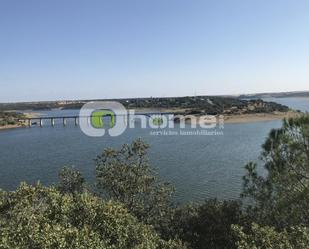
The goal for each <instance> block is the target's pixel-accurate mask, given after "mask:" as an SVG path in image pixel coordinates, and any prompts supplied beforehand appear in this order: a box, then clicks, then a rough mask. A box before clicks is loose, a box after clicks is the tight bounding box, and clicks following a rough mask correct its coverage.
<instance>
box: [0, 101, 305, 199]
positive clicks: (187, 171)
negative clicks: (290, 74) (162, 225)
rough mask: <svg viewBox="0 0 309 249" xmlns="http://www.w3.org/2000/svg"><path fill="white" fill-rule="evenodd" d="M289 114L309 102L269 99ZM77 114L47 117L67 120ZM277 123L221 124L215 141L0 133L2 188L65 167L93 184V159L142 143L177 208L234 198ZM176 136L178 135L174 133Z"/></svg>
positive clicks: (60, 130)
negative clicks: (105, 151)
mask: <svg viewBox="0 0 309 249" xmlns="http://www.w3.org/2000/svg"><path fill="white" fill-rule="evenodd" d="M272 100H273V101H276V102H279V103H282V104H286V105H288V106H290V107H291V108H295V109H301V110H302V111H309V99H304V98H303V99H301V98H285V99H272ZM74 113H76V111H71V110H66V111H49V112H42V115H59V114H61V115H67V114H74ZM280 126H281V121H267V122H257V123H246V124H225V126H224V129H223V133H224V134H223V135H218V136H205V135H200V136H195V135H190V136H179V135H178V136H154V135H151V131H152V130H151V129H140V128H135V129H127V130H126V131H125V132H124V133H123V134H122V135H121V136H119V137H109V136H103V137H100V138H93V137H88V136H86V135H84V134H83V133H82V131H81V130H80V129H79V127H74V124H73V123H68V125H67V126H66V127H63V126H62V125H61V124H59V125H56V126H55V127H50V125H46V126H43V127H42V128H39V127H32V128H22V129H14V130H5V131H4V130H2V131H0V188H2V189H6V190H13V189H15V188H16V187H17V186H18V185H19V183H20V182H21V181H26V182H28V183H34V182H36V181H38V180H40V181H41V182H42V183H43V184H52V183H55V182H57V175H58V171H59V170H60V169H61V168H62V167H63V166H65V165H68V166H69V165H74V166H75V167H76V168H77V169H79V170H81V171H82V173H83V174H84V176H85V178H86V179H87V181H88V182H89V183H92V184H93V183H94V180H95V165H94V162H93V159H94V158H95V157H96V156H97V155H98V154H100V153H101V152H102V151H103V149H104V148H106V147H120V146H121V145H122V144H123V143H130V142H131V141H132V140H134V139H135V138H138V137H141V138H143V139H144V140H145V141H146V142H148V143H149V144H150V145H151V148H150V151H149V157H150V162H151V164H152V165H153V166H154V167H155V168H156V169H157V170H158V173H159V175H160V177H161V178H162V179H163V180H166V181H169V182H172V183H173V184H174V185H175V187H176V190H177V192H176V198H177V200H178V201H179V202H185V201H202V200H203V199H206V198H214V197H217V198H219V199H223V198H228V199H234V198H238V197H239V194H240V192H241V187H242V179H241V178H242V176H243V175H244V172H245V171H244V165H245V164H246V163H247V162H248V161H257V160H258V157H259V154H260V152H261V145H262V143H263V142H264V140H265V138H266V137H267V135H268V133H269V131H270V130H271V129H272V128H278V127H280ZM175 130H177V129H175Z"/></svg>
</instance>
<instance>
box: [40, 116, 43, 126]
mask: <svg viewBox="0 0 309 249" xmlns="http://www.w3.org/2000/svg"><path fill="white" fill-rule="evenodd" d="M42 126H43V119H41V118H40V127H42Z"/></svg>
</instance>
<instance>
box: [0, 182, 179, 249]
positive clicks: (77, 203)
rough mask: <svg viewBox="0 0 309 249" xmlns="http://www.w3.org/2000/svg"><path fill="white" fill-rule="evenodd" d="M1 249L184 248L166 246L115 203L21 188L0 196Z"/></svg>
mask: <svg viewBox="0 0 309 249" xmlns="http://www.w3.org/2000/svg"><path fill="white" fill-rule="evenodd" d="M0 248H2V249H55V248H57V249H77V248H78V249H124V248H126V249H184V248H185V247H184V246H183V245H182V244H181V243H179V242H176V241H172V240H170V241H164V240H162V239H161V238H160V237H159V235H158V234H156V233H155V231H154V230H153V228H152V227H151V226H148V225H144V224H143V223H141V222H139V221H138V220H137V219H136V218H135V217H133V216H132V215H131V214H129V213H128V211H127V209H126V208H125V207H124V206H123V205H122V204H119V203H116V202H112V201H104V200H102V199H101V198H99V197H97V196H94V195H93V194H91V193H88V192H84V193H81V194H78V193H75V195H72V194H63V193H60V192H59V191H58V190H57V189H56V188H55V187H44V186H42V185H40V184H38V185H35V186H29V185H27V184H21V186H20V187H19V188H18V189H17V190H16V191H14V192H6V191H0Z"/></svg>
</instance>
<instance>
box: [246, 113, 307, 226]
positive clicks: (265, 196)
mask: <svg viewBox="0 0 309 249" xmlns="http://www.w3.org/2000/svg"><path fill="white" fill-rule="evenodd" d="M261 159H262V161H263V163H264V169H265V171H266V174H264V175H259V174H258V170H257V164H254V163H249V164H248V165H246V170H247V174H246V176H245V177H244V192H243V197H249V199H250V201H251V202H253V205H251V206H250V207H249V209H248V211H249V213H251V215H252V217H256V222H258V223H259V224H264V225H270V226H272V225H273V226H275V227H276V228H278V229H283V228H286V227H289V226H296V225H305V226H309V202H308V200H309V115H308V114H307V115H302V116H300V117H297V118H290V119H288V120H284V122H283V126H282V128H280V129H274V130H272V131H271V132H270V134H269V137H268V138H267V140H266V142H265V144H264V145H263V152H262V154H261Z"/></svg>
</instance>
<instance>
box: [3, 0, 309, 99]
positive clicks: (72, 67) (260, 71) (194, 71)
mask: <svg viewBox="0 0 309 249" xmlns="http://www.w3.org/2000/svg"><path fill="white" fill-rule="evenodd" d="M308 13H309V1H308V0H212V1H210V0H0V102H14V101H39V100H62V99H96V98H128V97H150V96H153V97H155V96H156V97H168V96H188V95H195V94H196V95H219V94H240V93H255V92H281V91H301V90H309V14H308Z"/></svg>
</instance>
